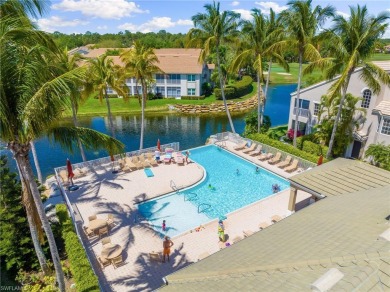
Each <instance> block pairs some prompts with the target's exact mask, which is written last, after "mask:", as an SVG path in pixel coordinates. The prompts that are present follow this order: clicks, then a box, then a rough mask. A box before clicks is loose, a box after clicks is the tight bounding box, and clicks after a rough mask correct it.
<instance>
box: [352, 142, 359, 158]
mask: <svg viewBox="0 0 390 292" xmlns="http://www.w3.org/2000/svg"><path fill="white" fill-rule="evenodd" d="M361 148H362V142H360V141H356V140H355V141H354V142H353V148H352V153H351V157H353V158H359V154H360V149H361Z"/></svg>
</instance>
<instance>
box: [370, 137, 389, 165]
mask: <svg viewBox="0 0 390 292" xmlns="http://www.w3.org/2000/svg"><path fill="white" fill-rule="evenodd" d="M365 155H366V157H370V156H371V158H372V163H373V164H375V165H378V166H379V167H382V168H384V169H387V170H390V145H385V144H384V143H379V144H371V145H370V146H368V149H367V151H366V154H365Z"/></svg>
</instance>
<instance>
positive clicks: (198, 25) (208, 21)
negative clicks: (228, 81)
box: [187, 2, 240, 133]
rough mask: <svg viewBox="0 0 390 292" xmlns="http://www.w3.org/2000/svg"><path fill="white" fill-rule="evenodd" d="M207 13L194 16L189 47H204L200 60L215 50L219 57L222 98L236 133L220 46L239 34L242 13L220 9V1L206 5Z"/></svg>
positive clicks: (188, 37)
mask: <svg viewBox="0 0 390 292" xmlns="http://www.w3.org/2000/svg"><path fill="white" fill-rule="evenodd" d="M204 8H205V9H206V13H198V14H196V15H194V16H192V21H193V22H194V28H192V29H191V30H190V31H189V32H188V34H187V47H190V46H193V45H195V46H196V47H200V48H202V53H201V55H200V56H199V61H200V62H202V63H203V62H204V61H205V60H206V57H207V56H208V55H210V53H211V52H212V51H213V50H215V54H216V57H217V69H218V75H219V84H220V87H221V95H222V100H223V103H224V106H225V110H226V114H227V116H228V119H229V123H230V128H231V129H232V132H233V133H235V132H236V130H235V129H234V124H233V121H232V118H231V116H230V112H229V109H228V106H227V103H226V98H225V90H224V86H225V84H224V81H223V74H222V70H221V60H220V51H219V49H220V46H221V44H223V43H224V42H229V41H232V40H233V39H234V37H235V36H236V35H237V33H238V31H237V28H238V26H239V22H238V21H239V18H240V14H238V13H235V12H233V11H226V10H225V11H222V12H221V11H220V9H219V2H217V3H215V2H213V4H212V5H211V4H206V5H204Z"/></svg>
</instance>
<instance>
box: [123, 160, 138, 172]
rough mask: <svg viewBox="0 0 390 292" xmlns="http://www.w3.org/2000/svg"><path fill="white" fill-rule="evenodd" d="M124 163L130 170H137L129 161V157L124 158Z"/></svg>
mask: <svg viewBox="0 0 390 292" xmlns="http://www.w3.org/2000/svg"><path fill="white" fill-rule="evenodd" d="M125 162H126V165H125V167H126V168H127V169H129V170H130V171H132V170H137V166H136V165H135V164H134V163H133V161H131V159H130V157H126V158H125Z"/></svg>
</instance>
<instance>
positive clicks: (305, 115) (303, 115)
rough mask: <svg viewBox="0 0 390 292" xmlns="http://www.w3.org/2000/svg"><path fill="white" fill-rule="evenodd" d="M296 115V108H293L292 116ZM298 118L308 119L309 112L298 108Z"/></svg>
mask: <svg viewBox="0 0 390 292" xmlns="http://www.w3.org/2000/svg"><path fill="white" fill-rule="evenodd" d="M296 114H297V108H296V107H295V108H294V115H296ZM298 116H300V117H305V118H308V117H310V110H308V109H304V108H300V109H299V113H298Z"/></svg>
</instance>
